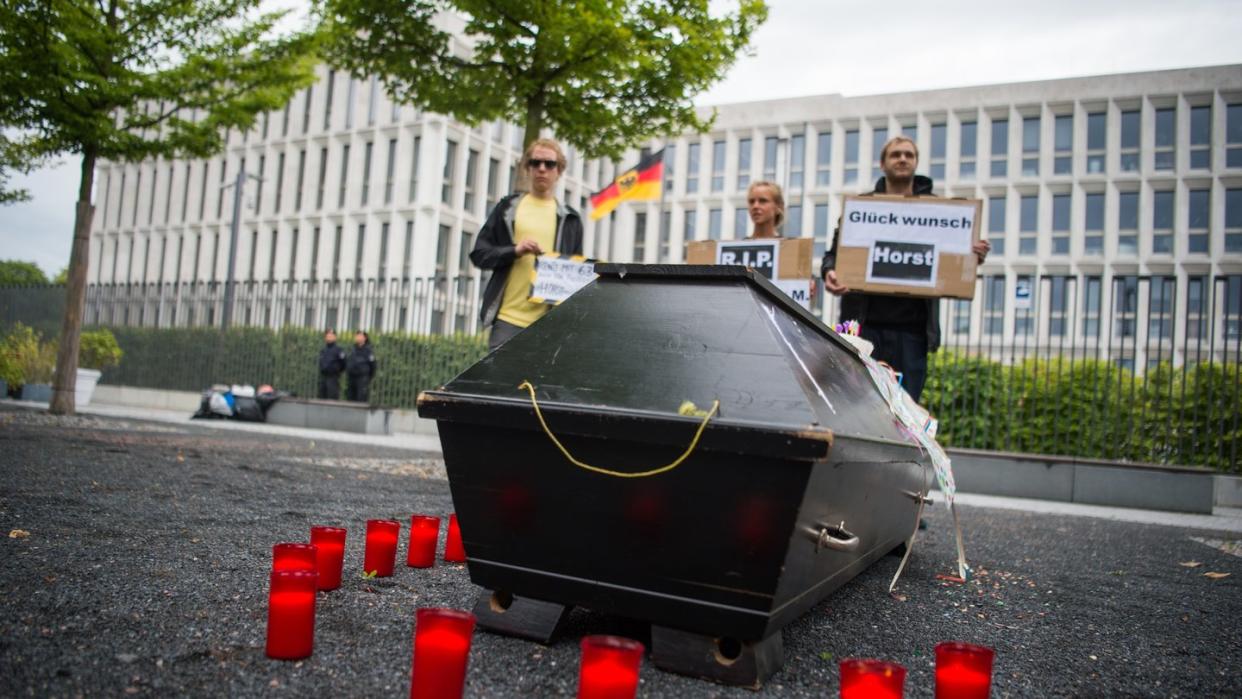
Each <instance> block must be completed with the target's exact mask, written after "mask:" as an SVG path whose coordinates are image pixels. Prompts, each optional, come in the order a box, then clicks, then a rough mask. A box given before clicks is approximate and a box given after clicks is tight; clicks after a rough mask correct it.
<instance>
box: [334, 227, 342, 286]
mask: <svg viewBox="0 0 1242 699" xmlns="http://www.w3.org/2000/svg"><path fill="white" fill-rule="evenodd" d="M340 278H341V227H340V226H337V227H336V236H335V237H334V238H333V241H332V281H337V280H339V279H340Z"/></svg>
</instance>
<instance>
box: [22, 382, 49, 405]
mask: <svg viewBox="0 0 1242 699" xmlns="http://www.w3.org/2000/svg"><path fill="white" fill-rule="evenodd" d="M22 400H28V401H32V402H35V403H51V402H52V384H50V383H28V384H26V385H24V386H22Z"/></svg>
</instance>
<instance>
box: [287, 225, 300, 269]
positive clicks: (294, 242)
mask: <svg viewBox="0 0 1242 699" xmlns="http://www.w3.org/2000/svg"><path fill="white" fill-rule="evenodd" d="M297 272H298V229H296V228H294V229H293V233H292V237H291V238H290V239H289V281H293V280H294V279H295V278H296V277H297Z"/></svg>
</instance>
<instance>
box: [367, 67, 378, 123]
mask: <svg viewBox="0 0 1242 699" xmlns="http://www.w3.org/2000/svg"><path fill="white" fill-rule="evenodd" d="M370 88H371V89H370V90H368V91H367V126H371V125H373V124H374V123H375V108H376V106H377V105H378V104H379V78H377V77H376V76H374V75H372V76H371V85H370Z"/></svg>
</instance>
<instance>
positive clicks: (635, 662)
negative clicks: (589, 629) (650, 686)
mask: <svg viewBox="0 0 1242 699" xmlns="http://www.w3.org/2000/svg"><path fill="white" fill-rule="evenodd" d="M642 659H643V644H641V643H639V642H638V641H631V640H630V639H628V638H621V637H620V636H587V637H585V638H583V639H582V667H581V669H580V670H579V671H578V699H634V693H635V692H637V691H638V666H639V664H640V663H641V662H642Z"/></svg>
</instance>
